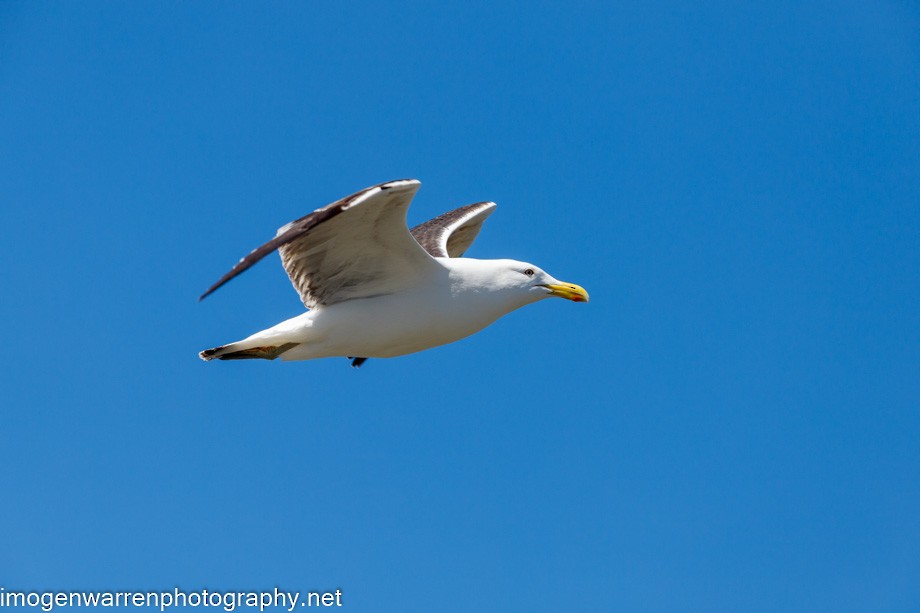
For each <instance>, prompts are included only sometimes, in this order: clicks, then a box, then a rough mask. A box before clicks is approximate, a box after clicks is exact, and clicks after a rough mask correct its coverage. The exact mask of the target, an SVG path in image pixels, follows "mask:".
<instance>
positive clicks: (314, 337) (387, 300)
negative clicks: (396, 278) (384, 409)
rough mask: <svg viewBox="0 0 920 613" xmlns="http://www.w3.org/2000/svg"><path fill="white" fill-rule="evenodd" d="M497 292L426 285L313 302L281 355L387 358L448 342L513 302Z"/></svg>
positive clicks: (482, 324)
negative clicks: (295, 339)
mask: <svg viewBox="0 0 920 613" xmlns="http://www.w3.org/2000/svg"><path fill="white" fill-rule="evenodd" d="M496 298H497V297H496V296H491V295H488V294H477V293H472V294H470V293H464V294H457V295H452V294H451V292H450V291H448V290H447V288H428V289H427V290H426V291H425V292H424V293H423V292H400V293H398V294H391V295H386V296H379V297H376V298H366V299H361V300H349V301H347V302H341V303H338V304H334V305H331V306H328V307H322V308H318V309H315V310H313V311H311V312H309V313H307V314H305V315H302V316H300V317H299V318H295V320H301V321H302V323H303V327H302V341H301V344H300V345H298V346H297V347H294V348H292V349H290V350H289V351H287V352H286V353H284V354H282V356H281V357H282V359H284V360H308V359H312V358H321V357H332V356H356V357H367V358H389V357H394V356H399V355H405V354H407V353H414V352H416V351H422V350H424V349H430V348H431V347H437V346H439V345H444V344H446V343H452V342H454V341H456V340H459V339H461V338H465V337H467V336H469V335H471V334H474V333H475V332H478V331H479V330H482V329H483V328H485V327H486V326H488V325H489V324H491V323H492V322H494V321H495V320H496V319H498V318H499V317H501V316H502V315H504V314H506V313H507V312H509V311H511V310H513V309H514V308H516V307H517V306H518V305H507V304H503V301H501V300H497V299H496ZM295 320H291V322H293V321H295Z"/></svg>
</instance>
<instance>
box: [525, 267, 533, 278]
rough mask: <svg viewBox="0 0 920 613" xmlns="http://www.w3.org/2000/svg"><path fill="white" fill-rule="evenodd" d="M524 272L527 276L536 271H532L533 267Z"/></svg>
mask: <svg viewBox="0 0 920 613" xmlns="http://www.w3.org/2000/svg"><path fill="white" fill-rule="evenodd" d="M524 274H525V275H527V276H528V277H532V276H534V274H536V273H534V271H533V268H528V269H526V270H525V271H524Z"/></svg>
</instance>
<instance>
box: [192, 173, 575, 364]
mask: <svg viewBox="0 0 920 613" xmlns="http://www.w3.org/2000/svg"><path fill="white" fill-rule="evenodd" d="M420 185H421V183H420V182H419V181H417V180H415V179H404V180H400V181H390V182H388V183H381V184H380V185H375V186H373V187H369V188H367V189H364V190H361V191H360V192H357V193H355V194H352V195H351V196H348V197H346V198H342V199H341V200H338V201H336V202H333V203H332V204H330V205H327V206H325V207H322V208H320V209H317V210H315V211H313V212H312V213H310V214H309V215H306V216H304V217H301V218H300V219H298V220H296V221H292V222H291V223H289V224H287V225H285V226H282V227H281V228H280V229H279V230H278V232H277V234H276V235H275V238H274V239H272V240H270V241H269V242H267V243H265V244H264V245H262V246H261V247H258V248H257V249H255V250H253V251H252V252H251V253H250V254H249V255H247V256H246V257H244V258H243V259H241V260H240V261H239V262H238V263H237V264H236V266H234V267H233V268H232V269H231V270H230V272H228V273H227V274H226V275H224V276H223V277H222V278H221V279H220V280H219V281H217V283H215V284H214V285H212V286H211V287H210V288H209V289H208V290H207V291H206V292H205V293H204V294H203V295H202V296H201V298H200V299H203V298H205V297H206V296H207V295H208V294H210V293H211V292H213V291H214V290H216V289H217V288H219V287H220V286H221V285H223V284H224V283H226V282H227V281H229V280H230V279H232V278H233V277H235V276H237V275H238V274H240V273H241V272H243V271H244V270H246V269H247V268H249V267H250V266H252V265H253V264H255V263H256V262H258V261H259V260H261V259H262V258H263V257H265V256H266V255H267V254H269V253H271V252H272V251H275V250H276V249H277V250H278V251H279V252H280V254H281V262H282V265H283V266H284V270H285V271H286V272H287V274H288V277H289V278H290V279H291V283H293V284H294V289H296V290H297V293H298V294H300V298H301V300H302V301H303V303H304V305H305V306H306V307H307V308H308V309H309V311H307V312H306V313H303V314H302V315H298V316H297V317H294V318H292V319H288V320H287V321H283V322H281V323H279V324H278V325H276V326H273V327H271V328H269V329H267V330H262V331H261V332H256V333H255V334H253V335H252V336H249V337H247V338H245V339H243V340H241V341H237V342H235V343H229V344H227V345H221V346H220V347H214V348H213V349H206V350H204V351H202V352H201V353H199V355H200V356H201V358H202V359H203V360H212V359H214V358H218V359H221V360H236V359H249V358H262V359H267V360H274V359H275V358H277V357H278V356H281V359H282V360H311V359H314V358H325V357H333V356H347V357H349V358H350V359H352V360H353V361H352V365H353V366H360V365H361V364H362V363H363V362H364V360H366V359H367V358H371V357H373V358H390V357H394V356H399V355H405V354H407V353H414V352H416V351H422V350H424V349H430V348H432V347H437V346H439V345H444V344H446V343H452V342H454V341H457V340H460V339H461V338H465V337H467V336H469V335H471V334H473V333H475V332H478V331H479V330H482V329H483V328H485V327H486V326H488V325H489V324H491V323H492V322H494V321H495V320H497V319H498V318H499V317H501V316H502V315H505V314H507V313H510V312H511V311H513V310H515V309H518V308H520V307H522V306H524V305H526V304H530V303H532V302H537V301H538V300H542V299H544V298H549V297H550V296H558V297H560V298H565V299H567V300H572V301H574V302H587V301H588V293H587V292H586V291H585V290H584V289H583V288H581V287H579V286H578V285H574V284H571V283H563V282H562V281H559V280H557V279H555V278H553V277H552V276H550V275H549V274H547V273H546V272H544V271H543V270H541V269H540V268H538V267H537V266H534V265H533V264H528V263H526V262H518V261H515V260H476V259H472V258H464V257H461V256H462V255H463V253H464V252H465V251H466V250H467V248H469V246H470V244H472V242H473V240H474V239H475V238H476V235H477V234H479V230H480V228H481V227H482V222H483V221H485V219H486V217H488V216H489V215H491V214H492V211H493V210H494V209H495V206H496V205H495V203H494V202H478V203H476V204H470V205H467V206H464V207H460V208H459V209H456V210H453V211H450V212H449V213H445V214H443V215H441V216H439V217H436V218H435V219H432V220H431V221H429V222H426V223H424V224H422V225H420V226H416V227H415V228H413V229H412V230H411V231H410V230H409V228H408V227H407V226H406V212H407V210H408V208H409V203H410V202H411V201H412V197H413V196H414V195H415V192H416V191H417V190H418V188H419V186H420ZM200 299H199V300H200Z"/></svg>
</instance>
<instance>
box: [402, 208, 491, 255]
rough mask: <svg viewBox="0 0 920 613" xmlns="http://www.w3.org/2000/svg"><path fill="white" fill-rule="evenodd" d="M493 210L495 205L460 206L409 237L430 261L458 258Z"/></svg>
mask: <svg viewBox="0 0 920 613" xmlns="http://www.w3.org/2000/svg"><path fill="white" fill-rule="evenodd" d="M495 207H496V204H495V203H494V202H477V203H476V204H468V205H466V206H461V207H460V208H459V209H454V210H453V211H450V212H448V213H444V214H443V215H438V216H437V217H435V218H434V219H432V220H431V221H426V222H425V223H423V224H421V225H418V226H415V227H414V228H412V230H411V232H412V236H413V237H415V240H417V241H418V244H419V245H421V246H422V247H424V248H425V251H427V252H428V253H430V254H431V256H432V257H436V258H459V257H460V256H462V255H463V254H464V253H465V252H466V250H467V249H469V248H470V245H472V244H473V240H475V239H476V235H478V234H479V230H480V229H481V228H482V222H484V221H485V220H486V217H488V216H489V215H491V214H492V211H494V210H495Z"/></svg>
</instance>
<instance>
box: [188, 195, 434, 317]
mask: <svg viewBox="0 0 920 613" xmlns="http://www.w3.org/2000/svg"><path fill="white" fill-rule="evenodd" d="M420 185H421V183H420V182H419V181H416V180H415V179H405V180H400V181H390V182H388V183H381V184H380V185H375V186H373V187H368V188H367V189H364V190H361V191H360V192H357V193H355V194H352V195H351V196H347V197H345V198H342V199H341V200H338V201H336V202H333V203H332V204H330V205H327V206H324V207H323V208H321V209H317V210H315V211H313V212H312V213H310V214H309V215H305V216H304V217H301V218H300V219H298V220H296V221H292V222H291V223H289V224H287V225H285V226H282V227H281V228H279V230H278V233H277V235H276V236H275V238H273V239H272V240H270V241H268V242H267V243H265V244H264V245H262V246H261V247H258V248H256V249H254V250H253V251H252V252H251V253H250V254H249V255H247V256H246V257H244V258H243V259H241V260H240V261H239V262H238V263H237V264H236V266H234V267H233V268H232V269H231V270H230V272H228V273H227V274H225V275H224V276H223V277H221V278H220V280H219V281H217V283H215V284H214V285H212V286H211V287H210V288H208V291H206V292H205V293H204V294H202V296H201V298H204V297H206V296H207V295H209V294H211V293H212V292H213V291H214V290H216V289H217V288H219V287H220V286H221V285H223V284H224V283H226V282H227V281H229V280H230V279H232V278H233V277H235V276H237V275H238V274H240V273H242V272H243V271H245V270H246V269H247V268H249V267H250V266H252V265H253V264H255V263H256V262H258V261H259V260H261V259H262V258H264V257H265V256H266V255H268V254H269V253H271V252H272V251H274V250H276V249H277V250H278V251H279V252H280V254H281V262H282V264H283V266H284V270H285V271H286V272H287V274H288V277H290V279H291V283H293V284H294V289H296V290H297V293H299V294H300V298H301V300H303V303H304V304H305V305H306V306H307V307H308V308H313V307H315V306H317V305H329V304H335V303H336V302H342V301H344V300H352V299H355V298H369V297H371V296H379V295H383V294H391V293H394V292H398V291H400V290H402V289H405V288H407V287H410V286H412V285H413V284H414V283H415V282H416V281H417V280H418V279H419V277H421V276H423V275H424V274H425V272H426V271H428V270H431V268H432V267H433V266H435V265H436V264H435V262H434V260H433V259H432V258H431V256H429V255H428V254H427V253H426V252H425V250H424V249H422V248H421V247H420V246H419V244H418V243H417V242H416V241H415V240H413V238H412V235H411V234H410V233H409V229H408V228H407V227H406V211H407V209H408V208H409V203H410V202H411V201H412V197H413V196H414V195H415V192H416V191H417V190H418V188H419V186H420Z"/></svg>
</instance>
